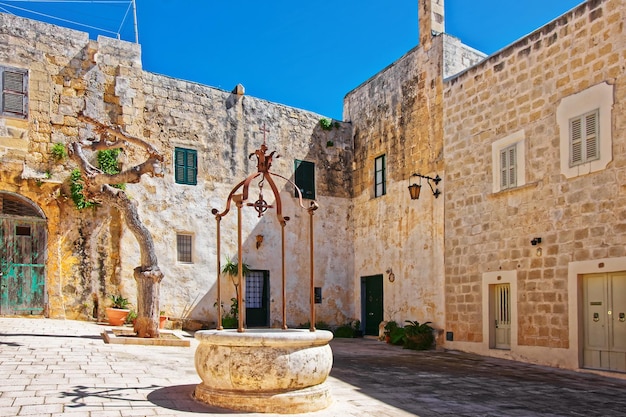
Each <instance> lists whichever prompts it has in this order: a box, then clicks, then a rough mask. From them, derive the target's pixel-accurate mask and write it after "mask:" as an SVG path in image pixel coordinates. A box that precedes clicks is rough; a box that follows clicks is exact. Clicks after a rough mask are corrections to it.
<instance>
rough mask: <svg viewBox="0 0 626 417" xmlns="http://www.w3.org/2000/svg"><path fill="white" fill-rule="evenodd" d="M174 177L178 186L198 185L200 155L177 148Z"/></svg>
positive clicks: (190, 150)
mask: <svg viewBox="0 0 626 417" xmlns="http://www.w3.org/2000/svg"><path fill="white" fill-rule="evenodd" d="M174 176H175V180H176V182H177V183H178V184H188V185H196V184H197V182H198V178H197V177H198V153H197V152H196V151H195V150H193V149H184V148H175V150H174Z"/></svg>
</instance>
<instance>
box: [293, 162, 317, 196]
mask: <svg viewBox="0 0 626 417" xmlns="http://www.w3.org/2000/svg"><path fill="white" fill-rule="evenodd" d="M294 165H295V175H294V177H295V181H294V182H295V183H296V186H297V187H298V189H299V190H300V192H301V193H302V197H303V198H310V199H315V164H314V163H313V162H308V161H299V160H297V159H296V161H295V164H294ZM295 196H296V197H298V192H297V191H296V192H295Z"/></svg>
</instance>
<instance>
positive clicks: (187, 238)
mask: <svg viewBox="0 0 626 417" xmlns="http://www.w3.org/2000/svg"><path fill="white" fill-rule="evenodd" d="M176 253H177V256H176V260H177V261H178V262H181V263H186V264H190V263H193V235H191V234H189V233H177V234H176Z"/></svg>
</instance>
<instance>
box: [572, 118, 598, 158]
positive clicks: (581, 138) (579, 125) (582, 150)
mask: <svg viewBox="0 0 626 417" xmlns="http://www.w3.org/2000/svg"><path fill="white" fill-rule="evenodd" d="M599 114H600V113H599V111H598V110H594V111H592V112H589V113H587V114H584V115H582V116H579V117H576V118H574V119H571V120H570V166H575V165H580V164H584V163H586V162H589V161H593V160H595V159H599V158H600V135H599V120H598V119H599Z"/></svg>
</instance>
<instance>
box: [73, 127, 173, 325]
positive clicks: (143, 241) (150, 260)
mask: <svg viewBox="0 0 626 417" xmlns="http://www.w3.org/2000/svg"><path fill="white" fill-rule="evenodd" d="M79 119H80V120H82V121H84V122H87V123H90V124H91V125H93V126H94V127H95V131H96V132H97V133H99V134H100V136H103V137H104V138H102V137H101V138H100V139H99V140H93V139H90V140H88V141H83V143H78V142H73V143H71V144H70V147H69V151H70V152H69V155H70V156H71V157H72V159H73V160H74V161H76V162H77V163H78V165H79V167H80V170H81V174H82V177H83V180H84V183H85V187H84V189H83V193H84V195H85V198H87V199H88V200H90V201H95V202H98V203H108V204H110V205H114V206H115V207H117V208H118V209H119V210H120V211H121V212H122V214H123V216H124V220H125V222H126V225H127V226H128V228H129V229H130V231H131V232H132V233H133V235H134V236H135V238H136V239H137V242H138V243H139V250H140V254H141V265H140V266H138V267H137V268H135V270H134V276H135V281H136V282H137V320H136V321H135V331H136V332H137V335H138V336H139V337H159V313H160V311H159V295H160V285H161V280H162V279H163V273H162V272H161V270H160V269H159V265H158V263H157V257H156V251H155V249H154V242H153V240H152V235H151V234H150V231H149V230H148V229H147V228H146V227H145V226H144V224H143V223H142V222H141V219H140V218H139V214H138V213H137V207H136V206H135V204H134V203H133V201H131V200H130V199H129V198H128V196H127V195H126V193H125V192H124V191H122V190H120V189H118V188H114V187H112V186H111V185H110V184H118V183H121V182H129V183H138V182H139V181H140V180H141V176H142V175H143V174H149V175H153V176H159V177H162V176H163V170H162V167H161V163H162V162H163V157H162V156H161V155H160V154H159V153H158V151H157V150H156V148H154V147H153V146H152V145H151V144H149V143H148V142H146V141H144V140H142V139H139V138H136V137H133V136H131V135H128V134H127V133H125V132H123V131H122V130H121V129H119V128H113V127H110V126H106V125H104V124H102V123H100V122H98V121H97V120H94V119H92V118H90V117H87V116H84V115H79ZM107 139H112V140H111V141H109V140H107ZM128 145H134V146H139V147H141V148H143V149H144V150H145V151H146V152H147V154H148V157H147V158H146V161H144V162H143V163H141V164H138V165H135V166H133V167H131V168H129V169H126V170H124V171H123V172H120V173H119V174H106V173H104V172H102V171H101V170H100V169H98V168H96V167H94V166H93V165H92V164H91V163H90V162H89V159H88V158H87V156H86V155H85V153H84V152H83V149H87V150H90V151H92V152H93V151H98V150H104V149H113V148H124V147H126V146H128Z"/></svg>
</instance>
